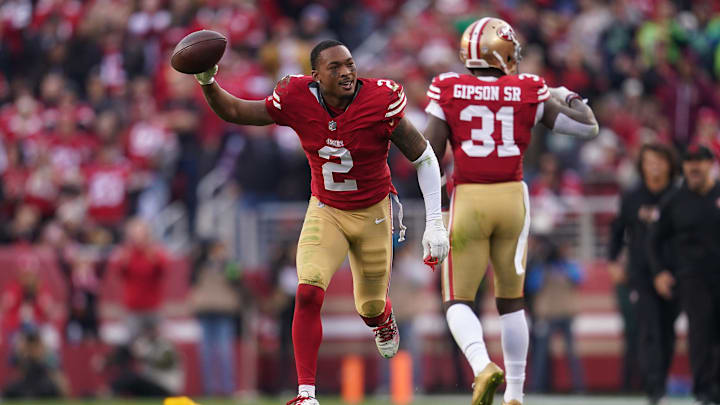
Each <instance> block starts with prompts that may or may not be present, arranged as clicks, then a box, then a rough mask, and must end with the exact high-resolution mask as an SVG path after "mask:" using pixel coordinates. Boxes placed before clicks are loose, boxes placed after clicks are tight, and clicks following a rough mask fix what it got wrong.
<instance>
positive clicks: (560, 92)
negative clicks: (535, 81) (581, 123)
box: [549, 86, 577, 103]
mask: <svg viewBox="0 0 720 405" xmlns="http://www.w3.org/2000/svg"><path fill="white" fill-rule="evenodd" d="M549 90H550V95H551V96H553V97H554V98H556V99H558V100H560V101H562V102H563V103H567V99H568V96H570V95H577V93H575V92H574V91H572V90H570V89H568V88H567V87H565V86H560V87H550V89H549Z"/></svg>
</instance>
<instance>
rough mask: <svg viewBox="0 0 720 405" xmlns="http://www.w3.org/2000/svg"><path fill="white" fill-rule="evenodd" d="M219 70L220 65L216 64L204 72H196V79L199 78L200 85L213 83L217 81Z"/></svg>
mask: <svg viewBox="0 0 720 405" xmlns="http://www.w3.org/2000/svg"><path fill="white" fill-rule="evenodd" d="M217 72H218V65H215V66H213V67H211V68H210V69H208V70H206V71H204V72H202V73H198V74H196V75H195V79H197V81H198V83H200V85H202V86H207V85H208V84H213V82H214V81H215V75H216V74H217Z"/></svg>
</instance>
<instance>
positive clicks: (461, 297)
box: [425, 18, 598, 405]
mask: <svg viewBox="0 0 720 405" xmlns="http://www.w3.org/2000/svg"><path fill="white" fill-rule="evenodd" d="M460 58H461V59H462V61H463V62H464V63H465V66H466V67H467V68H468V69H469V70H470V73H471V74H457V73H444V74H441V75H439V76H437V77H435V78H434V79H433V81H432V84H431V85H430V88H429V90H428V92H427V95H428V97H429V98H430V103H429V104H428V106H427V108H426V112H427V113H428V114H429V121H428V126H427V129H426V130H425V136H426V137H427V138H428V140H429V141H430V143H431V144H432V147H433V149H434V151H435V153H436V154H437V156H438V158H439V159H441V158H442V156H443V155H444V154H445V147H446V142H447V141H448V140H449V141H450V144H451V146H452V152H453V158H454V162H455V170H454V172H453V180H454V183H455V189H454V191H453V196H452V199H451V202H450V213H449V228H448V229H449V233H450V253H449V254H448V258H447V260H446V262H445V263H444V265H443V271H442V289H443V304H444V309H445V312H446V317H447V321H448V325H449V327H450V331H451V332H452V334H453V336H454V338H455V341H456V342H457V344H458V346H459V347H460V348H461V349H462V350H463V352H464V353H465V356H466V357H467V359H468V361H469V362H470V365H471V366H472V369H473V372H474V375H475V384H474V388H473V398H472V404H473V405H489V404H492V401H493V397H494V394H495V389H496V388H497V386H498V385H499V384H501V383H502V381H503V378H504V373H503V371H502V370H501V369H500V367H498V366H497V365H495V364H494V363H492V362H491V361H490V358H489V357H488V353H487V349H486V348H485V343H484V342H483V335H482V327H481V325H480V321H479V319H478V318H477V316H476V315H475V313H474V312H473V311H472V309H471V307H472V303H473V300H474V298H475V294H476V292H477V289H478V286H479V285H480V282H481V281H482V279H483V277H484V276H485V270H486V268H487V265H488V261H492V264H493V268H494V271H495V277H494V283H495V297H496V304H497V309H498V312H499V313H500V323H501V334H502V348H503V358H504V360H505V373H507V376H506V379H507V390H506V391H505V398H504V403H505V404H506V405H520V404H522V400H523V383H524V380H525V361H526V357H527V350H528V340H529V333H528V327H527V323H526V321H525V313H524V306H523V282H524V277H525V268H524V267H525V258H526V251H525V248H526V244H527V237H528V230H529V225H530V224H529V218H530V217H529V208H530V207H529V201H528V192H527V186H526V185H525V183H524V182H523V181H522V158H523V153H524V152H525V149H526V148H527V146H528V144H529V143H530V130H531V129H532V127H533V126H535V124H537V123H538V122H542V123H543V124H544V125H545V126H547V127H548V128H550V129H552V130H553V131H554V132H557V133H563V134H568V135H574V136H578V137H581V138H592V137H594V136H596V135H597V133H598V124H597V122H596V120H595V116H594V114H593V112H592V110H591V109H590V108H589V107H588V106H587V105H585V103H584V102H583V100H582V99H581V97H580V96H578V95H577V94H576V93H573V92H571V91H569V90H567V89H566V88H564V87H561V88H557V89H548V87H547V86H546V85H545V81H544V80H543V79H542V78H540V77H538V76H535V75H531V74H520V75H518V74H517V64H518V60H519V59H520V44H519V43H518V41H517V39H516V38H515V34H514V31H513V29H512V27H510V25H509V24H508V23H506V22H505V21H503V20H500V19H497V18H483V19H480V20H478V21H475V22H474V23H473V24H471V25H470V26H469V27H468V28H467V30H466V31H465V33H464V34H463V36H462V40H461V44H460Z"/></svg>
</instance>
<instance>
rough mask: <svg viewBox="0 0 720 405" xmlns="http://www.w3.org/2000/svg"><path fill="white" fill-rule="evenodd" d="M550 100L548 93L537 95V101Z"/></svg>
mask: <svg viewBox="0 0 720 405" xmlns="http://www.w3.org/2000/svg"><path fill="white" fill-rule="evenodd" d="M549 98H550V92H549V91H546V92H545V93H543V94H538V101H545V100H547V99H549Z"/></svg>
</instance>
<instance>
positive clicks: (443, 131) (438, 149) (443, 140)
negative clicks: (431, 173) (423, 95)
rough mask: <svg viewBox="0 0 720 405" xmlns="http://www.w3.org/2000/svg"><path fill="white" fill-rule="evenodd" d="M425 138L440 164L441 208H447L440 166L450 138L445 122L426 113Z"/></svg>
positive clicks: (448, 197) (446, 195)
mask: <svg viewBox="0 0 720 405" xmlns="http://www.w3.org/2000/svg"><path fill="white" fill-rule="evenodd" d="M424 135H425V138H426V139H427V140H428V142H430V146H431V147H432V148H433V151H435V158H437V161H438V164H439V166H440V176H441V183H442V184H441V185H440V195H441V202H442V207H443V210H447V207H448V206H449V205H450V196H448V193H447V188H445V187H444V186H445V181H442V180H443V179H444V178H445V173H444V170H443V167H442V160H443V157H444V156H445V149H446V148H447V141H448V139H449V138H450V127H449V126H448V124H447V122H445V121H443V120H441V119H440V118H438V117H436V116H434V115H432V114H428V123H427V127H425V134H424Z"/></svg>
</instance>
